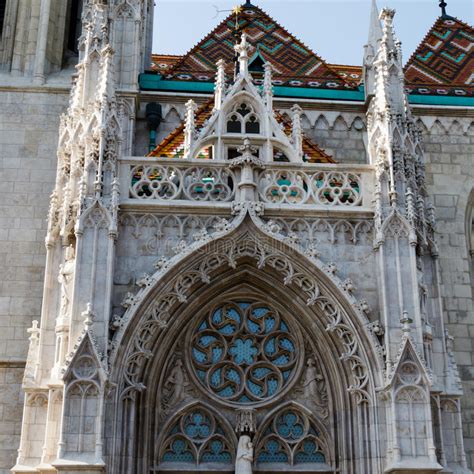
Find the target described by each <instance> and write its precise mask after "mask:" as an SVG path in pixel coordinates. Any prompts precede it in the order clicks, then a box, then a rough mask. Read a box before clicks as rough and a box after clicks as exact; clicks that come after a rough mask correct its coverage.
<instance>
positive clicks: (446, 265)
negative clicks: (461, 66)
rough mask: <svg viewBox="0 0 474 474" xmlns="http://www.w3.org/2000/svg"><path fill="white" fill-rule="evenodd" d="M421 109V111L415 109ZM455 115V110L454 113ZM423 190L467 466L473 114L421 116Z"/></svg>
mask: <svg viewBox="0 0 474 474" xmlns="http://www.w3.org/2000/svg"><path fill="white" fill-rule="evenodd" d="M420 112H421V111H420ZM453 115H455V112H454V113H453ZM418 125H419V127H420V128H421V130H422V131H423V139H424V142H425V149H426V154H425V157H426V173H427V183H428V191H429V193H430V195H431V196H432V199H433V201H434V204H435V208H436V215H437V219H438V225H437V240H438V246H439V266H440V273H441V283H442V292H443V294H442V296H443V306H444V311H445V317H446V321H447V328H448V329H449V332H450V334H451V335H452V336H453V338H454V340H453V344H454V353H455V358H456V361H457V364H458V367H459V373H460V376H461V379H462V384H463V388H464V397H463V398H462V399H461V401H462V410H463V421H464V425H463V427H464V436H465V440H466V442H465V446H466V451H467V453H466V454H467V456H468V466H470V467H472V466H474V435H473V433H474V423H473V422H472V419H473V416H474V369H473V364H474V359H473V357H474V355H473V354H474V308H473V299H472V298H473V293H472V292H473V288H474V279H473V277H474V274H473V272H472V268H473V267H472V265H473V264H472V256H470V255H469V245H468V242H467V241H466V219H467V212H468V203H469V198H470V195H471V192H472V190H473V189H474V168H473V154H474V122H473V119H472V117H466V118H461V117H455V116H453V117H446V116H436V115H421V116H420V117H419V120H418Z"/></svg>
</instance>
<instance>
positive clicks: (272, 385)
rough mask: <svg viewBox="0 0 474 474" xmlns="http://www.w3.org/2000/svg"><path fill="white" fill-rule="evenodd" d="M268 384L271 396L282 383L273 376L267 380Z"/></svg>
mask: <svg viewBox="0 0 474 474" xmlns="http://www.w3.org/2000/svg"><path fill="white" fill-rule="evenodd" d="M267 386H268V394H269V395H270V396H271V395H275V393H276V392H277V390H278V387H279V386H280V384H279V383H278V380H277V379H273V378H272V379H270V380H269V381H268V382H267Z"/></svg>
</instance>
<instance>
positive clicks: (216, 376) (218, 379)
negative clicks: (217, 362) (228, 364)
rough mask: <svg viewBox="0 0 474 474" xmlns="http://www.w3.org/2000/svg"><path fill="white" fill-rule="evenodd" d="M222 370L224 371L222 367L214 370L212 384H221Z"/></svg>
mask: <svg viewBox="0 0 474 474" xmlns="http://www.w3.org/2000/svg"><path fill="white" fill-rule="evenodd" d="M221 372H222V369H216V370H214V372H212V375H211V384H212V385H213V386H214V387H218V386H219V385H220V384H221Z"/></svg>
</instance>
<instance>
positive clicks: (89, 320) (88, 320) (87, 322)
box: [82, 303, 95, 330]
mask: <svg viewBox="0 0 474 474" xmlns="http://www.w3.org/2000/svg"><path fill="white" fill-rule="evenodd" d="M94 316H95V315H94V313H93V312H92V304H91V303H87V306H86V310H85V311H83V312H82V317H83V318H84V326H85V328H86V330H89V328H90V327H91V326H92V324H93V322H94Z"/></svg>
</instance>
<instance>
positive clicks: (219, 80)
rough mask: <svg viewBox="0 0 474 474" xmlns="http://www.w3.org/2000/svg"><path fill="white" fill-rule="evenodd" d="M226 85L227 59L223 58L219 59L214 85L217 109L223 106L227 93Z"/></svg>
mask: <svg viewBox="0 0 474 474" xmlns="http://www.w3.org/2000/svg"><path fill="white" fill-rule="evenodd" d="M225 87H226V83H225V61H224V60H223V59H219V61H217V74H216V82H215V87H214V91H215V94H214V107H215V108H216V109H220V108H221V105H222V101H223V100H224V95H225Z"/></svg>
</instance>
